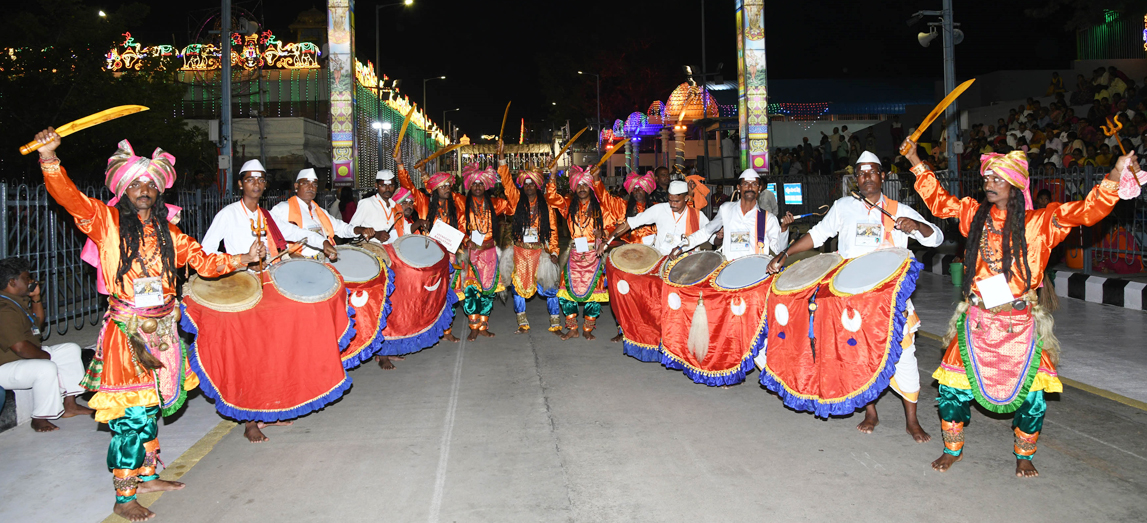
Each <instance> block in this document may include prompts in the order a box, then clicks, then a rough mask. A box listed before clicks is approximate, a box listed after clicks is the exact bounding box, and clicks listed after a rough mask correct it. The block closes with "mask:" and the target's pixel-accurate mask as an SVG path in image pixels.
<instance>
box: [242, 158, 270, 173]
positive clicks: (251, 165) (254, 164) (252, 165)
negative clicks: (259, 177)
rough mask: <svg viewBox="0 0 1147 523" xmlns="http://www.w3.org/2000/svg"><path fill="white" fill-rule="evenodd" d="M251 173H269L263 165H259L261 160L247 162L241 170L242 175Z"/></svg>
mask: <svg viewBox="0 0 1147 523" xmlns="http://www.w3.org/2000/svg"><path fill="white" fill-rule="evenodd" d="M250 171H262V172H267V170H266V169H264V168H263V164H262V163H259V160H247V163H244V164H243V168H242V169H239V172H240V173H245V172H250Z"/></svg>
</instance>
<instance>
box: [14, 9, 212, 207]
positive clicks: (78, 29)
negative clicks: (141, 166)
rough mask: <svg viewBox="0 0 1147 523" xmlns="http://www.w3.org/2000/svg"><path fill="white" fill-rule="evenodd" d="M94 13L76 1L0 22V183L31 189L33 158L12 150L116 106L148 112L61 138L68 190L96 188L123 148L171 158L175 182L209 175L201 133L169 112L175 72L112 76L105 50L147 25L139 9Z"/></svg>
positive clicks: (176, 91) (35, 176)
mask: <svg viewBox="0 0 1147 523" xmlns="http://www.w3.org/2000/svg"><path fill="white" fill-rule="evenodd" d="M98 11H99V8H97V7H95V6H93V5H90V4H87V3H85V2H84V1H81V0H39V1H38V2H36V3H33V4H28V5H27V7H26V10H25V11H21V12H18V13H15V14H13V15H12V16H9V17H6V18H4V19H3V20H2V21H0V48H3V49H5V54H6V55H7V56H4V57H2V58H0V123H2V125H0V137H2V140H0V143H3V144H4V146H3V147H0V178H2V179H4V180H6V181H9V182H16V183H41V182H42V176H41V175H40V171H39V169H38V167H37V166H36V161H35V154H32V155H29V156H21V155H20V153H19V147H20V146H21V145H23V144H25V143H27V142H29V141H30V140H31V139H32V138H33V137H34V135H35V133H36V132H38V131H40V130H42V129H44V128H46V127H48V126H59V125H62V124H65V123H67V122H70V121H73V120H76V119H78V118H82V117H84V116H87V115H89V114H92V113H96V112H99V111H102V110H104V109H108V108H111V107H114V106H117V105H126V104H136V105H144V106H147V107H149V108H151V110H149V111H146V112H143V113H138V114H135V115H131V116H127V117H124V118H120V119H117V120H113V121H111V122H107V123H104V124H101V125H99V126H97V127H93V128H90V129H87V130H85V131H81V132H79V133H76V134H73V135H71V136H68V137H67V138H65V139H64V144H63V145H62V146H61V147H60V157H61V159H62V160H63V164H64V167H65V168H67V169H68V173H69V175H71V177H72V179H73V180H75V181H76V182H77V183H78V184H81V185H83V184H86V183H91V184H99V183H102V181H103V178H104V168H105V166H106V165H107V159H108V157H109V156H111V154H112V153H113V152H115V149H116V144H117V143H118V142H119V141H120V140H123V139H125V138H126V139H127V140H129V141H130V142H131V144H132V147H133V148H134V149H135V151H136V154H139V155H142V156H150V155H151V154H152V151H154V149H155V148H156V147H160V148H163V149H164V150H165V151H168V152H170V153H171V154H173V155H175V157H176V165H175V167H176V170H177V172H178V173H179V174H180V178H179V179H178V181H177V183H181V182H182V183H186V181H187V180H189V179H190V178H191V177H190V176H189V175H190V174H192V173H195V172H197V171H198V172H203V171H208V172H213V171H214V165H213V164H214V156H215V152H214V151H215V149H214V146H213V145H212V144H211V142H209V141H208V140H207V137H206V135H205V133H203V132H202V131H201V130H196V129H189V128H187V127H186V126H184V124H183V120H182V118H179V117H177V116H175V111H174V108H175V107H176V106H177V104H178V103H179V102H180V100H181V99H182V98H183V96H184V93H185V87H184V86H183V85H181V84H179V83H178V82H176V81H175V78H174V71H175V67H176V65H174V64H167V67H164V66H163V65H162V64H155V63H149V64H148V67H146V68H145V69H144V70H142V71H138V72H134V71H133V72H128V73H112V72H110V71H108V70H107V68H106V63H107V60H106V55H107V52H108V50H109V49H111V48H112V47H114V46H117V45H119V44H122V43H123V41H124V33H126V32H128V31H129V30H130V29H131V28H132V27H137V26H139V24H141V23H142V22H143V19H144V17H146V16H147V13H148V7H147V5H145V4H142V3H131V4H125V5H123V6H121V7H120V8H119V9H118V10H117V11H114V12H109V13H107V16H106V17H100V16H98V14H97V13H98Z"/></svg>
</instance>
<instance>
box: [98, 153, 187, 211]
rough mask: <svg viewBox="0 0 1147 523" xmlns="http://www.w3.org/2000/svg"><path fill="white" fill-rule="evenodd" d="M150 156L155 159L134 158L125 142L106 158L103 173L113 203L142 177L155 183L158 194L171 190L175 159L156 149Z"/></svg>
mask: <svg viewBox="0 0 1147 523" xmlns="http://www.w3.org/2000/svg"><path fill="white" fill-rule="evenodd" d="M152 156H155V158H154V159H152V158H148V157H146V156H136V155H135V151H134V150H132V148H131V144H130V143H128V141H127V140H123V141H121V142H120V143H119V150H117V151H116V153H115V154H114V155H112V157H111V158H108V168H107V171H106V173H105V174H106V179H105V183H106V184H107V186H108V189H111V191H112V193H113V194H115V195H116V198H115V201H119V198H120V197H121V196H123V193H124V191H126V190H127V187H128V186H129V185H131V182H134V181H136V180H137V179H139V178H142V177H144V176H147V177H150V178H151V179H152V180H153V181H154V182H155V186H156V187H158V188H159V192H163V191H164V190H166V189H170V188H171V186H172V185H173V184H174V183H175V157H174V156H172V155H171V154H170V153H165V152H163V149H160V148H158V147H157V148H156V149H155V152H154V153H152ZM111 205H115V204H114V203H111Z"/></svg>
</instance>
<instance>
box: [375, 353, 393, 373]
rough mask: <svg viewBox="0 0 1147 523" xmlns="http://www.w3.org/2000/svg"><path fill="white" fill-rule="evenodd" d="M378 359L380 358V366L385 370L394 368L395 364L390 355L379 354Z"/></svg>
mask: <svg viewBox="0 0 1147 523" xmlns="http://www.w3.org/2000/svg"><path fill="white" fill-rule="evenodd" d="M376 359H377V360H378V366H379V367H381V368H382V369H383V370H394V364H393V363H391V362H390V357H389V356H379V357H378V358H376Z"/></svg>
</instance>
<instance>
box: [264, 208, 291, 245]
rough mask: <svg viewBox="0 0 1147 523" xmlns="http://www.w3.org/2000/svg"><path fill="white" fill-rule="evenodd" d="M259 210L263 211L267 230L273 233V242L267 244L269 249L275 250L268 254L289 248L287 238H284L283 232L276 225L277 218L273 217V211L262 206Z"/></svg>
mask: <svg viewBox="0 0 1147 523" xmlns="http://www.w3.org/2000/svg"><path fill="white" fill-rule="evenodd" d="M259 212H261V213H263V223H266V224H267V232H268V233H270V235H271V243H270V244H269V245H267V247H268V250H273V251H275V252H271V253H268V254H269V255H270V256H275V255H277V254H279V252H282V250H283V249H286V248H287V240H286V239H284V238H283V232H282V231H280V230H279V226H278V225H275V220H274V219H272V218H271V213H269V212H267V209H264V208H262V207H260V208H259Z"/></svg>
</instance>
